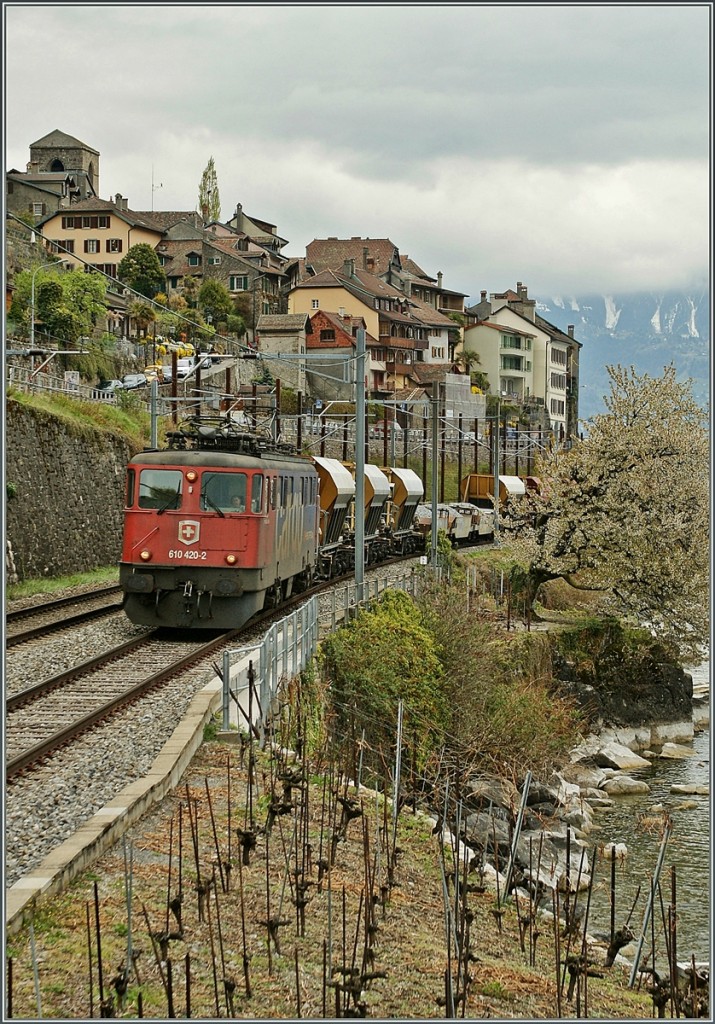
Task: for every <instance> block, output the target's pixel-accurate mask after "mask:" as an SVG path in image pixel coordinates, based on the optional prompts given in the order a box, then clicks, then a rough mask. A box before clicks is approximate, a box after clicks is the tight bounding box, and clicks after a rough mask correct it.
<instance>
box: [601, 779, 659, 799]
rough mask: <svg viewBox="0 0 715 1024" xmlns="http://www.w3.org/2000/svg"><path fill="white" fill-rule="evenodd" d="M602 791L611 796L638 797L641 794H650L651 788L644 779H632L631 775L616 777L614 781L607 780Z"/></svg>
mask: <svg viewBox="0 0 715 1024" xmlns="http://www.w3.org/2000/svg"><path fill="white" fill-rule="evenodd" d="M601 788H602V789H605V791H606V792H607V793H608V795H609V796H636V795H638V794H639V793H650V786H649V785H648V783H647V782H643V780H642V779H632V778H631V777H630V775H616V776H614V778H612V779H606V781H605V782H604V783H603V786H602V787H601Z"/></svg>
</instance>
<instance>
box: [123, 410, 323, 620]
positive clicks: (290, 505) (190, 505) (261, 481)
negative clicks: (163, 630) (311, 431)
mask: <svg viewBox="0 0 715 1024" xmlns="http://www.w3.org/2000/svg"><path fill="white" fill-rule="evenodd" d="M168 442H169V448H168V449H167V450H165V451H155V450H152V451H145V452H142V453H141V454H139V455H137V456H135V458H133V459H131V461H130V462H129V465H128V469H127V493H126V509H125V513H124V539H123V545H122V558H121V562H120V567H119V580H120V585H121V587H122V589H123V591H124V593H125V605H124V608H125V611H126V614H127V615H128V617H129V619H130V620H131V621H132V622H135V623H138V624H141V625H150V626H166V627H171V628H184V629H192V630H193V629H216V630H221V629H238V628H240V627H241V626H242V625H244V623H246V622H247V621H248V620H249V619H250V618H251V617H252V616H253V615H255V614H256V613H257V612H259V611H261V610H262V609H263V608H267V607H273V606H275V605H277V604H279V603H280V602H281V601H282V600H284V599H285V598H286V597H288V596H290V594H291V593H292V592H294V591H296V592H297V591H299V590H302V589H305V588H306V587H307V586H308V585H309V583H310V581H311V579H312V577H313V573H314V570H315V566H316V562H317V557H318V527H319V512H320V510H319V503H318V474H317V472H316V470H315V467H314V466H313V464H312V462H311V460H310V459H306V458H302V457H300V456H297V455H292V454H289V453H288V452H286V451H281V450H280V449H279V448H277V447H276V446H274V445H272V443H271V442H268V441H267V440H263V439H259V438H258V437H256V436H255V435H252V434H249V433H246V432H245V428H242V427H239V426H237V425H236V424H234V423H233V422H232V421H231V420H227V419H223V418H216V419H213V420H207V419H205V418H203V419H201V420H199V419H196V420H193V421H189V422H188V423H186V424H183V425H182V426H181V428H180V429H178V430H176V431H173V432H172V433H170V434H169V435H168Z"/></svg>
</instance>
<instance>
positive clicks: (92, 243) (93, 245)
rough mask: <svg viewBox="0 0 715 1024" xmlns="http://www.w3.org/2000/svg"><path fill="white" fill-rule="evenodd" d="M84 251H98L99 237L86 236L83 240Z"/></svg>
mask: <svg viewBox="0 0 715 1024" xmlns="http://www.w3.org/2000/svg"><path fill="white" fill-rule="evenodd" d="M84 251H85V252H92V253H97V252H99V239H98V238H86V239H85V241H84Z"/></svg>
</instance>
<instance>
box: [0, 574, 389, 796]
mask: <svg viewBox="0 0 715 1024" xmlns="http://www.w3.org/2000/svg"><path fill="white" fill-rule="evenodd" d="M391 561H394V563H399V562H402V561H405V559H403V558H396V559H394V560H391ZM349 576H350V574H346V577H344V579H347V578H349ZM340 582H341V581H340V580H332V581H324V582H322V583H320V584H318V585H316V586H315V587H312V588H311V589H310V590H309V591H306V592H305V593H302V594H296V595H294V596H293V597H291V598H290V599H288V600H287V601H285V602H283V603H282V604H281V605H280V607H279V608H276V609H270V610H267V611H265V612H263V613H261V614H260V615H258V616H255V617H254V618H253V619H251V621H250V622H249V623H247V624H246V625H245V626H244V627H243V628H242V629H240V630H232V631H230V632H223V633H220V634H219V635H213V636H212V637H211V638H210V639H206V636H205V635H202V636H201V637H200V638H199V639H192V640H183V639H177V636H178V631H176V632H175V631H170V630H153V631H151V632H149V633H147V634H144V635H143V636H141V637H135V638H133V639H132V640H129V641H127V642H125V643H122V644H119V645H118V646H116V647H113V648H111V649H110V650H107V651H104V652H103V653H101V654H99V655H97V656H96V657H93V658H90V659H89V660H87V661H84V662H82V663H81V664H78V665H76V666H73V667H72V668H69V669H67V670H66V671H64V672H60V673H59V674H57V675H54V676H51V677H49V678H47V679H44V680H42V681H41V682H39V683H37V684H35V685H33V686H30V687H26V688H25V689H23V690H21V691H19V692H16V693H15V694H12V695H10V696H8V697H7V698H6V701H5V715H6V734H5V751H6V763H5V778H6V782H7V783H10V782H11V781H13V780H14V779H16V778H17V777H19V776H20V775H21V774H24V773H26V772H27V771H28V770H30V769H31V768H32V767H33V766H34V765H36V764H38V763H41V762H42V761H43V760H44V759H45V758H46V757H48V756H49V755H50V754H52V753H53V752H55V751H56V750H58V749H60V748H61V747H65V746H67V745H69V744H70V743H71V742H72V741H73V740H74V739H75V738H77V737H79V736H82V735H84V734H85V733H86V732H88V730H90V729H92V728H94V727H95V726H97V725H99V724H101V723H103V722H106V721H107V720H108V719H110V718H111V716H112V714H113V713H114V712H116V711H117V710H119V709H120V708H123V707H125V706H126V705H128V704H130V703H132V702H134V701H138V700H140V699H141V697H142V696H143V695H144V694H146V693H148V692H150V691H152V690H154V689H156V688H157V687H159V686H161V684H162V683H164V682H166V681H168V680H169V679H172V678H174V677H175V676H176V675H178V674H179V673H181V672H182V671H185V670H187V669H189V668H192V667H194V666H195V665H196V664H197V663H199V662H201V661H202V660H203V659H204V658H207V657H208V656H210V655H214V654H215V653H217V652H218V651H220V650H221V649H222V648H225V647H226V646H230V645H231V643H232V642H233V641H235V638H236V637H237V636H240V637H241V640H242V641H245V640H246V639H248V634H249V632H251V633H253V632H254V631H260V630H262V629H265V628H266V627H267V626H268V624H269V623H270V621H271V620H273V619H278V618H282V617H284V616H285V615H286V614H288V613H289V612H290V611H291V610H292V609H293V608H294V607H297V606H298V605H300V604H301V603H302V602H303V601H305V600H306V599H307V598H308V597H309V596H311V595H312V594H317V593H321V592H324V591H326V590H329V589H330V588H331V587H333V586H335V585H336V583H340ZM108 589H111V588H108ZM69 603H71V601H70V602H69ZM54 604H55V603H54V602H50V607H52V606H53V605H54ZM59 604H60V602H57V605H59ZM57 605H55V607H57ZM97 613H99V612H98V611H97ZM90 614H91V613H90ZM66 621H67V620H66ZM67 624H68V625H71V624H72V623H70V622H67ZM37 628H38V630H41V629H42V627H37Z"/></svg>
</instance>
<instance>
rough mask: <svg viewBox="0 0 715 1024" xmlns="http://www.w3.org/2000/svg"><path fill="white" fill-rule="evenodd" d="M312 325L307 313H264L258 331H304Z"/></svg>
mask: <svg viewBox="0 0 715 1024" xmlns="http://www.w3.org/2000/svg"><path fill="white" fill-rule="evenodd" d="M306 323H307V324H310V317H309V316H308V314H307V313H264V314H262V315H261V316H259V318H258V323H257V324H256V330H257V331H290V332H291V333H295V332H296V331H302V330H304V329H305V327H306Z"/></svg>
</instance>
